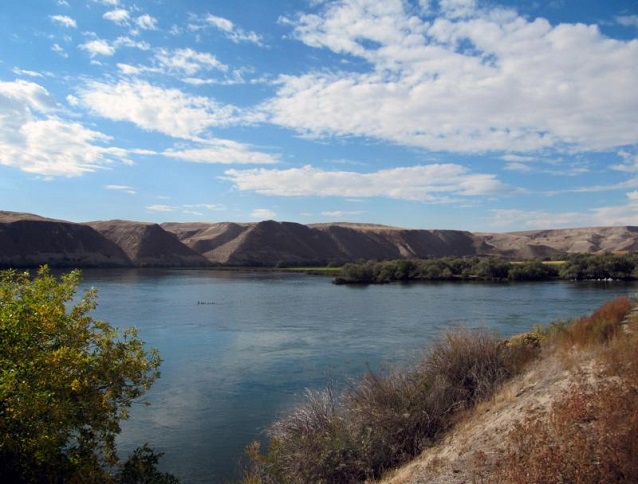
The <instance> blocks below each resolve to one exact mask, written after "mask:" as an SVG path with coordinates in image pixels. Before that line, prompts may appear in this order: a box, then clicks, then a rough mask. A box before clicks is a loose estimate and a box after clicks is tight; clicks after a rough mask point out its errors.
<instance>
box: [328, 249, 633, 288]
mask: <svg viewBox="0 0 638 484" xmlns="http://www.w3.org/2000/svg"><path fill="white" fill-rule="evenodd" d="M636 278H638V254H624V255H617V254H602V255H592V254H574V255H570V256H568V257H566V258H565V260H563V261H541V260H538V259H537V260H528V261H518V262H515V261H508V260H505V259H500V258H496V257H460V258H457V257H442V258H432V259H414V260H411V259H399V260H391V261H366V262H358V263H348V264H345V265H344V266H343V268H342V269H341V274H340V276H339V277H337V278H336V279H335V283H337V284H351V283H362V284H383V283H388V282H394V281H443V280H480V281H547V280H552V279H563V280H607V279H613V280H634V279H636Z"/></svg>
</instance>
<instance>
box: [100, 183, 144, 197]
mask: <svg viewBox="0 0 638 484" xmlns="http://www.w3.org/2000/svg"><path fill="white" fill-rule="evenodd" d="M104 188H106V189H107V190H115V191H120V192H124V193H128V194H129V195H135V194H136V193H137V192H136V191H135V190H134V189H133V188H132V187H130V186H128V185H105V187H104Z"/></svg>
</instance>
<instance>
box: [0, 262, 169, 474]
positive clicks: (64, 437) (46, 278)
mask: <svg viewBox="0 0 638 484" xmlns="http://www.w3.org/2000/svg"><path fill="white" fill-rule="evenodd" d="M79 278H80V273H79V272H78V271H73V272H70V273H68V274H66V275H63V276H61V277H60V278H59V279H57V278H56V277H54V276H53V275H52V274H51V273H50V271H49V270H48V268H46V267H42V268H40V269H39V270H38V272H37V275H36V276H35V277H34V278H31V277H30V275H29V274H28V273H27V272H17V271H15V270H7V271H4V272H1V273H0V475H2V478H3V482H127V483H136V482H157V483H173V482H177V480H176V479H175V478H174V477H173V476H171V475H168V474H162V473H160V472H159V471H158V470H157V468H156V464H157V461H158V459H159V457H160V455H161V454H157V453H156V452H154V451H153V450H152V449H151V448H149V447H148V446H146V445H144V446H143V447H141V448H139V449H137V450H136V451H135V452H134V453H133V455H132V456H131V457H130V458H129V459H128V460H127V461H126V462H125V463H124V464H122V465H119V464H120V462H119V459H118V456H117V453H116V445H115V437H116V436H117V434H118V433H119V432H120V425H119V424H120V421H121V420H123V419H126V418H127V416H128V408H129V407H130V406H131V404H132V403H133V402H134V401H135V400H136V399H138V398H139V397H141V396H142V395H143V394H144V393H145V392H146V390H148V389H149V388H150V386H151V385H152V384H153V382H154V381H155V380H156V379H157V378H158V377H159V371H158V367H159V365H160V362H161V360H160V357H159V354H158V353H157V351H155V350H150V351H147V350H146V349H145V348H144V344H143V342H142V341H141V340H140V339H139V338H138V335H137V331H136V330H135V329H133V328H131V329H126V330H124V331H123V332H121V333H120V332H119V331H118V330H117V329H116V328H114V327H113V326H111V325H110V324H109V323H107V322H104V321H99V320H95V319H93V318H92V317H91V316H90V314H89V313H90V311H91V310H92V309H94V308H95V307H96V304H97V293H96V291H95V290H94V289H91V290H88V291H87V292H86V293H85V294H84V295H83V296H82V297H80V298H79V299H77V298H75V293H76V291H77V288H78V284H79Z"/></svg>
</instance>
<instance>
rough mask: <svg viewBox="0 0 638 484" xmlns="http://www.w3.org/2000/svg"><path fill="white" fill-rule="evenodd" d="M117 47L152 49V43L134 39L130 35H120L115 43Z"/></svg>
mask: <svg viewBox="0 0 638 484" xmlns="http://www.w3.org/2000/svg"><path fill="white" fill-rule="evenodd" d="M113 46H114V47H115V48H120V47H131V48H134V49H139V50H150V48H151V45H150V44H149V43H148V42H143V41H137V40H133V39H131V38H130V37H118V38H117V39H115V42H114V43H113Z"/></svg>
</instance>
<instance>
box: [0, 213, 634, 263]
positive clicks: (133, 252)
mask: <svg viewBox="0 0 638 484" xmlns="http://www.w3.org/2000/svg"><path fill="white" fill-rule="evenodd" d="M636 250H638V227H634V226H619V227H615V226H613V227H612V226H610V227H580V228H569V229H545V230H528V231H518V232H503V233H492V232H469V231H463V230H444V229H407V228H401V227H392V226H387V225H379V224H362V223H352V222H335V223H317V224H307V225H304V224H299V223H295V222H278V221H273V220H266V221H262V222H252V223H237V222H211V223H206V222H184V223H181V222H165V223H162V224H156V223H150V222H136V221H129V220H108V221H92V222H85V223H77V222H68V221H64V220H57V219H52V218H46V217H42V216H40V215H36V214H29V213H19V212H9V211H0V265H1V266H4V267H33V266H37V265H40V264H45V263H46V264H49V265H51V266H54V267H56V266H59V267H70V266H74V267H207V266H210V267H214V266H265V267H274V266H276V265H288V266H303V265H328V264H343V263H346V262H350V261H356V260H362V259H366V260H367V259H374V260H384V259H385V260H387V259H401V258H428V257H444V256H455V257H463V256H498V257H504V258H510V259H529V258H537V257H541V258H542V257H557V256H561V255H565V254H570V253H604V252H631V251H636Z"/></svg>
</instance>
